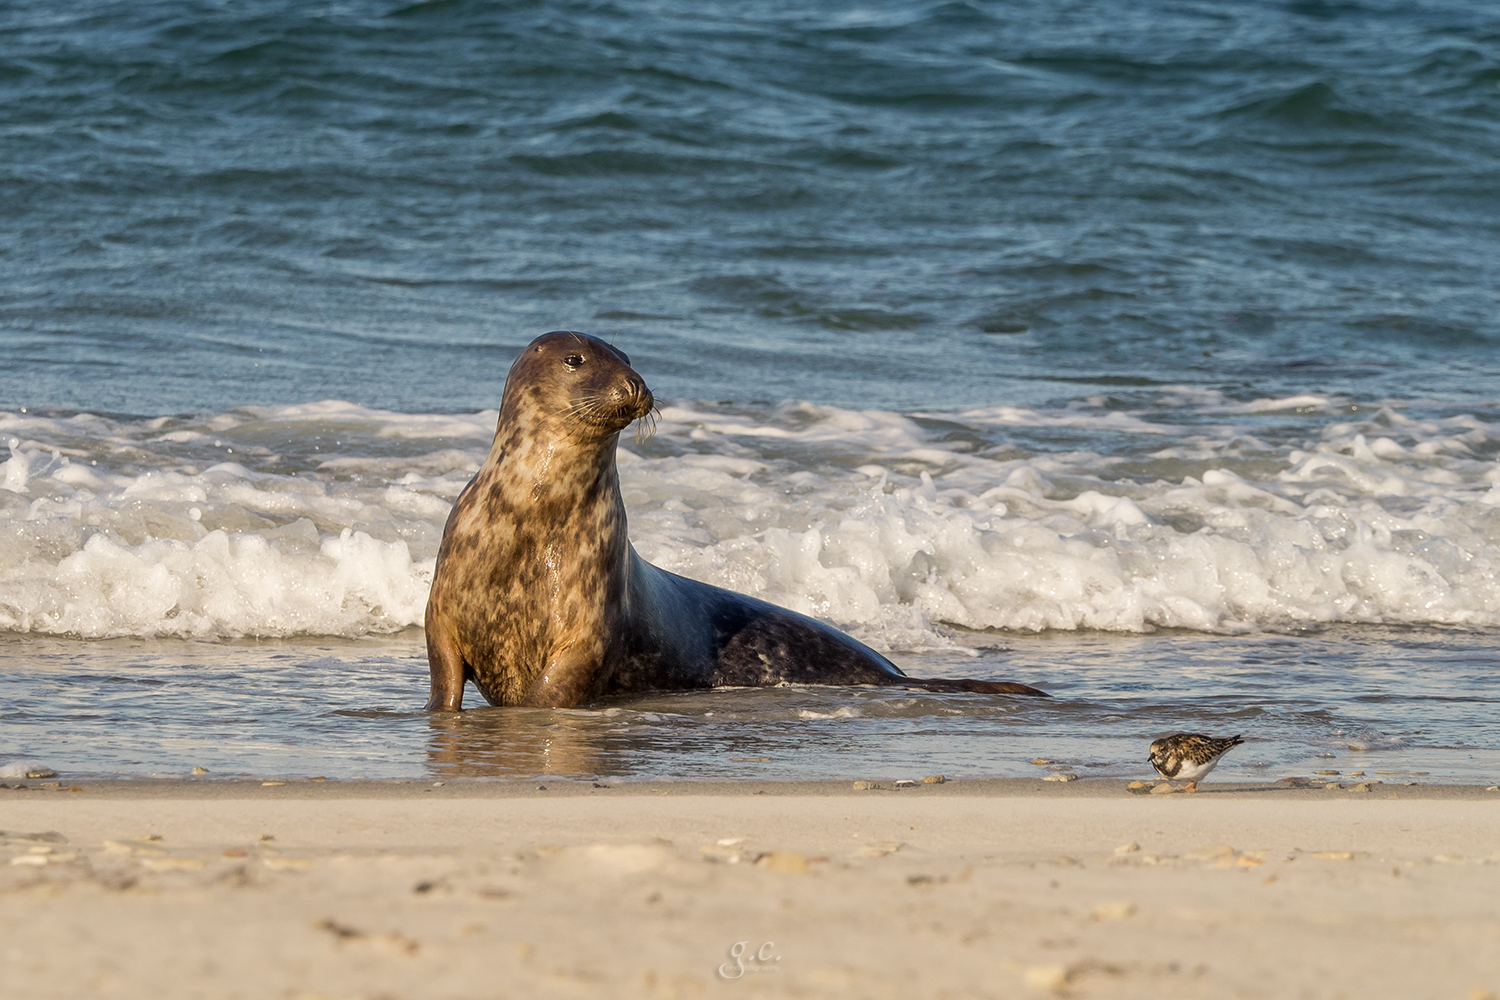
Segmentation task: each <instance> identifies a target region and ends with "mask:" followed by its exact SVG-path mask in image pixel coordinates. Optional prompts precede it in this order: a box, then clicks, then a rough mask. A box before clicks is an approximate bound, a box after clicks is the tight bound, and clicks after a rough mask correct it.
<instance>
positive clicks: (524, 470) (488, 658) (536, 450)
mask: <svg viewBox="0 0 1500 1000" xmlns="http://www.w3.org/2000/svg"><path fill="white" fill-rule="evenodd" d="M653 406H654V400H653V398H652V395H651V390H650V389H648V388H647V387H646V383H645V381H644V380H643V379H642V378H641V376H640V375H638V374H636V372H635V370H634V369H632V368H631V367H630V359H629V358H628V357H627V356H626V355H625V353H624V352H623V351H620V350H618V349H617V348H615V347H612V346H611V345H609V344H607V343H605V342H604V341H602V340H600V339H598V338H597V337H591V336H589V335H587V334H582V333H574V332H571V331H559V332H554V333H548V334H545V335H543V336H541V337H538V338H537V339H536V340H534V341H532V342H531V343H530V344H529V345H528V346H527V347H526V349H525V350H524V351H523V352H522V353H521V356H520V357H518V358H517V359H516V361H515V363H514V364H513V365H512V366H511V369H510V373H509V374H508V375H507V377H506V380H505V390H504V393H503V395H502V397H501V403H500V419H499V421H498V423H497V426H496V430H495V440H494V444H493V445H492V446H491V448H490V452H489V455H488V457H487V458H486V459H485V462H484V465H483V466H482V467H481V468H480V470H479V472H478V473H476V474H475V476H474V478H473V480H471V481H470V482H469V485H468V486H466V487H465V488H464V490H463V492H462V493H461V494H459V497H458V500H457V501H455V503H454V505H453V510H452V512H451V513H450V514H449V516H448V523H447V525H446V527H445V528H444V529H443V541H442V546H441V548H440V549H439V552H438V558H437V568H436V571H435V572H434V575H433V581H432V591H431V593H430V595H429V596H428V600H427V614H426V623H425V624H426V630H427V660H428V666H429V668H430V669H431V672H432V689H431V696H430V697H429V698H428V701H427V709H428V710H453V711H456V710H458V709H460V708H462V707H463V696H464V684H465V683H466V682H467V681H473V682H474V686H475V687H476V688H478V689H479V692H480V693H481V694H482V695H484V697H485V699H486V700H487V701H489V703H490V704H492V705H535V706H550V707H558V708H561V707H572V706H576V705H581V704H586V703H589V702H592V701H597V700H599V699H601V698H605V697H612V696H619V695H627V696H628V695H631V694H640V693H644V692H648V691H662V690H690V689H694V688H710V687H735V686H744V687H765V686H770V685H775V684H782V683H790V684H879V685H901V686H907V687H915V688H922V689H925V690H929V691H972V692H982V693H992V694H1022V695H1044V694H1045V692H1042V691H1039V690H1037V689H1036V688H1033V687H1029V686H1027V685H1025V684H1017V683H1013V682H1009V681H979V680H946V679H945V680H929V679H922V678H916V677H907V676H906V675H905V674H903V673H902V672H901V671H900V669H898V668H897V667H896V665H895V664H894V663H892V662H891V661H890V660H888V659H886V658H885V657H884V656H881V655H880V654H879V653H877V652H875V651H874V650H873V649H870V648H869V647H867V646H865V645H864V644H862V643H860V642H857V641H856V640H854V639H852V638H850V637H849V636H847V635H845V634H844V633H842V632H840V631H838V630H837V629H834V628H831V627H829V626H827V625H824V624H823V623H822V622H819V621H816V620H814V619H812V618H809V617H807V616H806V615H800V614H797V613H795V612H792V611H788V610H786V609H785V608H780V607H777V606H776V605H774V604H768V603H766V602H765V601H758V600H756V599H754V598H752V597H746V596H744V595H742V594H736V593H733V592H732V591H728V590H723V589H721V588H719V587H712V586H709V585H708V584H706V583H699V582H698V581H696V580H689V579H687V578H686V577H682V576H678V575H676V574H675V573H669V572H667V571H665V570H662V569H658V568H657V567H655V566H653V565H651V564H650V563H648V562H647V561H646V560H644V559H642V558H641V557H640V556H639V555H637V554H636V551H635V549H634V547H633V546H631V544H630V539H629V537H628V535H627V530H626V518H625V503H624V501H623V500H622V499H621V496H620V477H619V472H618V470H617V469H616V465H615V451H616V448H617V447H618V444H619V439H620V431H621V430H623V429H624V428H625V427H627V426H628V425H629V424H630V423H632V422H633V421H635V420H637V419H639V418H641V417H645V416H647V415H648V414H650V413H651V411H652V407H653Z"/></svg>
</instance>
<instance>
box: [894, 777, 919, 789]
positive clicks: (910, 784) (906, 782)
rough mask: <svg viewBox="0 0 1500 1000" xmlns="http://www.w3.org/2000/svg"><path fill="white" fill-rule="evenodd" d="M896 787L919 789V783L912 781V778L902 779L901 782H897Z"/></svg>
mask: <svg viewBox="0 0 1500 1000" xmlns="http://www.w3.org/2000/svg"><path fill="white" fill-rule="evenodd" d="M896 787H897V788H916V787H917V783H916V782H915V781H912V780H911V779H910V778H902V779H901V780H900V781H898V782H896Z"/></svg>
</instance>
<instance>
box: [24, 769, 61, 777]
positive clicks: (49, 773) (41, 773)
mask: <svg viewBox="0 0 1500 1000" xmlns="http://www.w3.org/2000/svg"><path fill="white" fill-rule="evenodd" d="M26 777H28V778H55V777H57V772H56V771H54V770H52V769H51V768H46V767H34V768H32V769H31V770H30V771H27V772H26Z"/></svg>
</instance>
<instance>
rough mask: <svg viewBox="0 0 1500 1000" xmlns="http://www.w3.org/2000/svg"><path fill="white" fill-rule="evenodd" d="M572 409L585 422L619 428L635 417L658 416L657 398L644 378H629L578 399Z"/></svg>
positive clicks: (577, 418)
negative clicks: (602, 390) (656, 413)
mask: <svg viewBox="0 0 1500 1000" xmlns="http://www.w3.org/2000/svg"><path fill="white" fill-rule="evenodd" d="M569 411H570V413H571V414H572V416H573V417H574V419H576V420H578V421H579V422H581V423H585V424H588V425H590V426H592V427H598V428H600V429H602V430H606V431H617V430H621V429H623V428H624V427H625V426H626V425H627V424H629V423H630V422H631V421H633V420H640V419H641V418H643V417H654V414H655V412H656V397H655V396H653V395H652V393H651V390H650V389H648V388H646V383H645V382H642V381H641V380H640V378H638V377H636V378H627V379H621V380H620V381H618V382H616V383H615V384H614V385H612V386H610V387H609V389H607V390H605V391H604V392H601V393H597V394H594V395H589V396H582V397H579V398H577V399H575V400H574V401H573V405H572V406H571V407H569Z"/></svg>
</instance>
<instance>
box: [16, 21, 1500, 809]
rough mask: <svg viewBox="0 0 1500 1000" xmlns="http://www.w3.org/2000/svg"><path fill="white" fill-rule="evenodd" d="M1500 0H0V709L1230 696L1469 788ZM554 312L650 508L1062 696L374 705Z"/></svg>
mask: <svg viewBox="0 0 1500 1000" xmlns="http://www.w3.org/2000/svg"><path fill="white" fill-rule="evenodd" d="M1497 39H1500V15H1497V14H1496V13H1495V12H1494V11H1492V10H1489V9H1488V8H1483V7H1476V6H1475V5H1469V4H1457V3H1447V2H1437V0H1429V2H1418V3H1411V2H1404V3H1399V4H1398V3H1394V2H1392V3H1385V2H1351V3H1340V4H1323V3H1302V2H1298V3H1270V2H1252V3H1243V4H1238V5H1235V6H1234V7H1233V8H1232V9H1229V8H1225V7H1224V6H1223V5H1220V4H1208V3H1196V2H1189V0H1162V2H1151V3H1145V4H1137V5H1134V6H1132V7H1131V8H1130V9H1129V10H1124V9H1121V8H1119V7H1118V5H1114V4H1107V5H1094V4H1088V3H1081V4H1063V5H1058V4H1054V3H1020V4H1015V3H1011V4H989V3H983V2H972V3H968V2H928V3H919V4H915V5H914V4H910V3H900V4H897V3H870V4H865V5H862V6H860V7H858V8H850V7H849V6H848V5H847V4H817V3H813V4H808V3H798V4H787V5H779V6H778V5H774V4H773V5H770V6H762V7H758V8H756V9H755V10H753V11H747V10H746V9H745V8H744V7H743V5H736V6H728V5H717V6H716V5H713V4H707V5H705V4H704V3H702V2H694V3H691V4H688V3H680V2H675V0H661V2H652V3H646V4H635V5H631V6H630V7H629V8H628V9H627V8H624V7H619V6H616V5H614V4H611V3H607V2H604V3H600V2H593V0H588V2H584V0H555V2H519V3H511V4H498V5H497V4H489V3H478V2H473V3H470V2H465V0H441V2H430V3H416V4H412V3H407V2H378V0H340V2H333V3H322V4H316V5H308V4H300V3H299V4H293V3H284V2H280V0H273V2H268V3H260V4H236V3H229V4H208V3H200V2H196V0H167V2H162V3H155V4H150V5H140V4H134V3H125V2H117V0H87V2H81V3H75V4H70V5H67V7H66V8H60V7H57V6H56V5H54V4H44V3H40V2H31V3H19V4H11V5H7V6H6V7H5V8H4V9H3V10H0V141H3V143H4V145H5V148H6V150H7V151H8V154H9V155H7V156H5V157H0V220H3V222H4V225H3V226H0V265H3V273H4V283H3V285H0V357H3V362H0V444H3V445H4V446H5V447H6V449H8V451H7V450H5V449H0V457H3V458H4V462H3V464H0V691H3V695H0V717H3V718H4V719H5V725H4V727H3V729H0V763H3V762H4V761H7V760H9V761H12V762H14V761H15V760H19V759H21V758H23V757H26V758H35V759H37V760H40V761H42V762H44V763H48V764H50V765H51V766H54V767H58V768H59V769H64V768H66V769H67V770H68V771H69V772H70V773H79V774H90V775H98V774H114V773H118V774H147V773H152V774H154V773H179V772H181V771H182V770H184V769H186V768H190V767H192V766H193V765H195V764H198V765H201V766H206V767H209V768H210V769H211V771H212V772H213V773H215V774H219V773H288V774H293V773H296V774H316V773H322V774H327V775H329V776H330V777H332V776H336V775H338V776H343V775H348V776H354V775H364V776H380V775H398V774H399V775H413V774H458V773H461V772H463V773H511V774H534V773H535V774H544V773H581V774H596V775H605V776H608V775H619V776H672V775H681V776H708V775H718V776H734V775H740V774H743V775H745V776H756V775H766V774H775V775H778V776H785V777H797V776H806V777H824V776H829V777H831V776H839V777H848V776H850V775H851V774H854V775H859V774H866V775H875V776H903V775H915V776H920V774H919V773H918V772H921V773H930V772H933V771H945V772H949V773H952V774H955V775H970V776H972V775H988V774H996V775H998V774H1015V773H1031V771H1032V770H1034V768H1032V766H1031V765H1029V764H1026V763H1025V761H1027V760H1030V759H1031V758H1033V757H1037V756H1042V757H1048V758H1053V759H1057V760H1063V761H1068V762H1070V763H1072V764H1074V765H1075V766H1077V767H1078V768H1079V769H1080V771H1081V773H1109V774H1115V773H1118V774H1136V773H1140V771H1141V767H1140V762H1141V761H1142V760H1143V758H1144V745H1145V743H1146V742H1148V741H1149V739H1150V738H1151V737H1152V736H1155V735H1160V734H1161V733H1163V732H1168V731H1172V730H1177V729H1194V728H1199V729H1207V730H1210V731H1214V732H1218V731H1219V730H1221V729H1223V730H1226V731H1227V730H1242V731H1244V732H1245V733H1246V735H1247V736H1248V737H1249V738H1250V739H1251V742H1250V744H1249V745H1247V746H1246V747H1242V748H1240V749H1239V750H1237V751H1235V752H1234V753H1233V754H1231V755H1230V757H1229V758H1227V759H1226V762H1225V764H1224V765H1222V768H1221V770H1220V771H1219V772H1216V776H1218V775H1224V776H1226V777H1236V776H1237V777H1242V778H1243V777H1255V776H1261V775H1264V774H1269V773H1278V774H1279V773H1281V771H1282V770H1284V769H1290V770H1299V769H1300V770H1301V771H1304V772H1305V771H1306V770H1307V769H1309V768H1310V767H1312V765H1313V764H1314V763H1317V762H1318V761H1326V760H1329V758H1320V757H1318V756H1317V755H1318V754H1320V753H1333V754H1335V755H1336V756H1335V757H1334V758H1332V760H1335V761H1338V762H1340V763H1335V764H1334V765H1333V767H1331V768H1329V767H1325V768H1322V769H1341V770H1348V769H1351V768H1352V769H1356V770H1357V769H1366V770H1370V772H1371V773H1372V774H1373V770H1374V769H1380V770H1407V771H1428V772H1430V774H1431V775H1432V776H1434V777H1436V776H1442V777H1445V778H1449V779H1459V778H1462V779H1464V780H1470V779H1475V780H1490V781H1493V780H1494V779H1495V777H1497V773H1496V772H1497V770H1500V769H1497V768H1496V767H1495V764H1494V756H1495V754H1496V753H1497V752H1500V735H1496V734H1500V715H1497V713H1496V712H1495V711H1494V699H1495V697H1496V692H1497V690H1500V688H1497V685H1496V681H1495V677H1494V673H1495V672H1494V670H1493V668H1492V666H1489V665H1488V664H1489V662H1490V660H1489V659H1487V658H1488V657H1489V651H1490V650H1492V649H1493V646H1494V638H1495V630H1496V629H1497V628H1500V462H1497V458H1500V399H1497V391H1496V388H1495V386H1496V384H1497V382H1496V378H1497V376H1500V320H1497V318H1496V317H1497V316H1500V308H1497V307H1500V291H1497V289H1500V272H1497V265H1496V261H1497V260H1500V257H1497V255H1496V254H1495V252H1494V249H1495V247H1496V246H1497V245H1500V223H1497V221H1496V220H1497V219H1500V215H1497V213H1496V212H1495V211H1494V208H1495V197H1494V191H1493V177H1494V176H1495V174H1496V171H1497V170H1500V128H1497V126H1496V124H1495V123H1496V122H1497V121H1500V88H1497V86H1496V82H1497V80H1500V57H1497V48H1496V42H1497ZM555 328H580V329H586V330H590V331H592V332H596V333H601V334H603V335H606V336H609V337H611V338H613V339H614V341H615V342H616V343H617V345H618V346H620V347H621V348H623V349H624V350H626V351H627V352H628V353H629V354H630V355H631V357H632V359H633V361H634V363H635V365H636V367H637V368H638V369H639V370H640V371H641V372H642V373H643V374H644V375H645V377H646V379H647V381H648V382H649V383H650V384H651V385H652V386H653V388H654V389H655V390H656V391H657V394H658V397H659V398H660V400H661V401H662V402H663V410H662V413H661V420H660V421H659V426H658V430H657V433H656V435H655V436H654V437H650V438H647V439H644V440H631V439H630V438H629V436H628V435H627V439H626V440H625V442H624V451H623V452H622V454H621V477H622V483H623V486H624V490H625V495H626V500H627V504H628V505H629V509H630V517H631V530H632V537H633V539H634V542H635V544H636V545H637V547H638V549H639V550H640V551H641V553H642V554H643V555H645V556H646V557H647V558H649V559H651V560H652V561H654V562H656V563H657V564H659V565H662V566H664V567H666V568H669V569H672V570H674V571H677V572H680V573H684V574H686V575H689V576H693V577H696V578H699V579H704V580H707V581H709V582H712V583H715V584H718V585H721V586H726V587H731V588H734V589H737V590H740V591H743V592H747V593H752V594H755V595H757V596H760V597H763V598H765V599H768V600H772V601H776V602H778V603H781V604H784V605H787V606H790V607H793V608H796V609H798V610H800V611H804V612H806V613H809V614H814V615H817V616H819V617H821V618H824V619H826V620H828V621H831V622H833V623H835V624H837V625H839V626H840V627H843V628H846V629H848V630H849V631H851V632H852V633H853V634H855V635H856V636H858V637H859V638H860V639H862V640H863V641H866V642H868V643H870V644H871V645H873V646H875V647H877V648H879V649H881V650H883V651H888V652H889V653H890V654H891V655H892V656H893V657H894V658H895V659H896V660H898V661H899V662H901V663H902V664H904V665H906V666H907V667H909V669H910V670H911V671H912V672H913V673H916V674H932V675H948V676H964V675H967V676H991V677H999V676H1005V677H1010V676H1014V677H1016V678H1017V679H1021V680H1029V681H1032V682H1034V683H1038V684H1040V685H1041V686H1043V687H1045V688H1047V689H1049V690H1052V691H1054V693H1056V694H1057V695H1058V697H1057V698H1056V699H1054V700H1053V701H1051V702H1046V703H1021V702H1013V701H1012V700H1010V699H999V700H990V701H985V700H983V699H975V698H972V697H969V696H943V697H934V696H929V695H922V696H914V695H911V694H909V693H900V692H889V691H886V692H847V691H821V690H778V691H761V692H717V693H713V694H708V695H691V696H666V697H663V698H661V699H656V700H653V701H651V702H648V703H644V704H636V705H628V706H627V705H619V706H613V707H611V708H608V709H603V710H597V711H589V712H582V713H554V714H547V713H541V714H538V713H527V712H515V713H500V712H492V711H487V710H484V711H478V712H475V713H472V714H467V715H465V716H463V717H462V718H460V719H438V720H430V719H427V718H426V717H424V716H419V715H415V714H411V713H412V709H413V708H414V707H415V706H416V705H417V704H419V703H420V701H421V700H422V692H423V689H424V688H425V680H424V678H423V676H422V675H423V669H424V667H423V662H422V660H423V656H422V652H421V648H420V642H419V641H418V639H417V638H415V636H416V635H417V634H418V633H417V631H416V629H417V627H418V626H419V625H420V623H421V615H422V609H423V606H424V603H425V598H426V592H427V587H428V584H429V583H430V578H431V572H432V564H433V559H434V556H435V554H436V547H437V543H438V540H439V537H440V532H441V527H442V524H443V520H444V518H445V516H446V512H447V509H448V505H449V504H450V503H451V501H452V500H453V498H454V497H455V496H456V495H457V493H458V491H459V490H460V489H461V488H462V486H463V484H464V482H466V481H467V479H468V477H469V476H470V475H472V473H473V471H474V469H475V468H477V466H478V463H479V462H480V461H481V460H482V458H483V455H484V453H485V451H486V449H487V446H488V438H489V435H490V433H491V431H492V428H493V425H494V420H495V407H496V406H497V405H498V401H499V395H500V389H501V385H502V383H503V379H504V374H505V371H506V369H507V367H508V365H509V363H510V361H511V359H512V358H513V357H514V355H515V353H516V351H517V350H518V349H519V347H520V346H521V345H522V344H524V343H525V342H526V341H528V340H529V339H531V338H532V337H533V336H535V335H537V334H539V333H542V332H544V331H546V330H549V329H555ZM976 637H981V638H976ZM986 644H990V645H993V646H994V647H997V648H998V647H1004V648H1005V650H1006V651H1005V652H999V651H996V650H993V649H990V648H988V647H987V646H986ZM323 647H326V648H323ZM315 661H316V662H315ZM308 664H313V666H312V667H311V668H309V667H308ZM470 697H471V698H472V697H473V696H472V695H471V696H470ZM329 706H333V707H329ZM337 712H346V713H351V714H344V715H339V714H331V713H337ZM710 713H712V714H710ZM1351 744H1353V745H1356V746H1359V747H1361V748H1362V749H1359V750H1350V749H1349V746H1350V745H1351ZM544 751H545V752H544ZM762 756H769V757H771V760H769V761H757V760H749V759H741V760H732V759H731V758H754V757H762ZM1346 758H1348V760H1346ZM1349 761H1370V762H1374V763H1371V764H1360V765H1358V766H1356V764H1354V763H1351V762H1349ZM1256 765H1263V766H1256ZM1380 765H1388V766H1380ZM1085 768H1087V769H1088V770H1087V771H1084V770H1083V769H1085Z"/></svg>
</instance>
